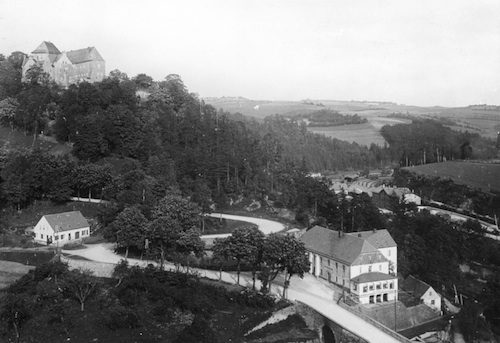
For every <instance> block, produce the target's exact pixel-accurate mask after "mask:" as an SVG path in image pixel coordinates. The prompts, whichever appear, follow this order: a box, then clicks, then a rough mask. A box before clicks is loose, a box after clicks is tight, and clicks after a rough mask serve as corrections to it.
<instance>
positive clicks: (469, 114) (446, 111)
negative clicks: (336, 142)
mask: <svg viewBox="0 0 500 343" xmlns="http://www.w3.org/2000/svg"><path fill="white" fill-rule="evenodd" d="M312 102H313V103H314V104H318V103H321V104H323V105H324V106H321V107H320V106H317V105H310V104H304V103H302V102H300V101H258V100H249V99H245V98H230V97H228V98H218V99H213V98H212V99H207V100H206V103H207V104H210V105H212V106H214V107H215V108H222V109H224V110H226V111H229V112H232V113H236V112H239V113H241V114H244V115H247V116H252V117H255V118H258V119H263V118H265V117H266V116H268V115H271V114H278V113H279V114H296V113H308V112H313V111H317V110H320V109H324V108H329V109H332V110H336V111H339V112H340V113H342V114H350V115H353V114H358V115H359V116H361V117H365V118H367V119H368V124H360V125H347V126H340V127H328V128H311V129H310V130H311V131H313V132H320V133H324V134H325V135H327V136H330V137H334V138H338V139H341V140H346V141H349V142H356V143H358V144H361V145H367V146H369V145H370V144H371V143H375V144H383V142H384V139H383V138H382V136H381V135H380V132H379V130H380V127H382V126H383V125H385V124H395V123H397V122H408V120H404V119H399V118H387V116H388V115H390V114H392V113H401V114H407V115H412V116H415V117H422V118H448V119H450V120H453V121H455V122H456V123H457V125H456V126H452V129H456V130H459V131H463V130H469V131H471V132H474V133H479V134H480V135H482V136H484V137H488V138H492V139H496V137H497V132H498V131H500V110H497V109H495V110H485V109H481V108H476V107H466V108H446V107H418V106H406V105H396V104H389V103H380V104H377V103H368V102H358V101H333V100H313V101H312ZM256 106H258V108H256Z"/></svg>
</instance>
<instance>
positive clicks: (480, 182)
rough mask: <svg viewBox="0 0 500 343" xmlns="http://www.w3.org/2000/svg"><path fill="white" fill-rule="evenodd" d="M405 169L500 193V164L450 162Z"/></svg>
mask: <svg viewBox="0 0 500 343" xmlns="http://www.w3.org/2000/svg"><path fill="white" fill-rule="evenodd" d="M405 169H408V170H410V171H412V172H417V173H420V174H424V175H429V176H439V177H444V178H451V179H452V180H453V181H454V182H457V183H462V184H465V185H467V186H469V187H472V188H476V189H482V190H483V191H490V190H493V191H497V192H500V164H492V163H473V162H451V161H448V162H443V163H431V164H424V165H420V166H415V167H408V168H405Z"/></svg>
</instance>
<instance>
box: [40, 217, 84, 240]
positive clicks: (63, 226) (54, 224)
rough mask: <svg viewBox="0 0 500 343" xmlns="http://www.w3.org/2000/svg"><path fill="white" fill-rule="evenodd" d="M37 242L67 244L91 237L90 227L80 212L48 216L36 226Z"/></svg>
mask: <svg viewBox="0 0 500 343" xmlns="http://www.w3.org/2000/svg"><path fill="white" fill-rule="evenodd" d="M33 232H34V234H35V239H34V240H35V242H37V243H40V244H47V245H49V244H56V243H59V244H65V243H68V242H72V241H75V240H76V241H77V240H81V239H82V238H84V237H88V236H90V225H89V223H88V221H87V219H85V217H84V216H83V215H82V213H81V212H80V211H72V212H64V213H56V214H47V215H44V216H43V217H42V218H41V219H40V220H39V221H38V223H37V224H36V225H35V227H34V229H33Z"/></svg>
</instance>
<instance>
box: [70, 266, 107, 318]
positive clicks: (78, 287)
mask: <svg viewBox="0 0 500 343" xmlns="http://www.w3.org/2000/svg"><path fill="white" fill-rule="evenodd" d="M63 282H64V285H65V288H66V291H67V292H68V293H69V294H70V295H71V296H72V297H74V298H75V299H76V300H78V302H79V303H80V311H82V312H83V311H85V302H86V301H87V300H88V299H90V297H92V296H93V295H94V294H95V293H96V291H97V289H98V287H99V282H98V281H97V279H96V278H94V276H93V275H92V272H91V271H90V270H79V269H76V270H72V271H71V272H69V273H68V275H67V276H66V277H65V278H64V281H63Z"/></svg>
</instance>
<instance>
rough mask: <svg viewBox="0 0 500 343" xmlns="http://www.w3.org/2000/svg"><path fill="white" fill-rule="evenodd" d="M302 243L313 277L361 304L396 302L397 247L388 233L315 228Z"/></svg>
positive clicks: (303, 238) (305, 235) (303, 236)
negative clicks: (342, 291) (348, 231)
mask: <svg viewBox="0 0 500 343" xmlns="http://www.w3.org/2000/svg"><path fill="white" fill-rule="evenodd" d="M301 240H302V242H304V245H305V247H306V249H307V251H308V253H309V261H310V262H311V269H310V273H311V274H313V275H315V276H316V277H321V278H323V279H326V280H328V281H329V282H332V283H334V284H336V285H338V286H341V287H343V288H344V289H345V290H347V291H348V292H349V293H351V295H353V296H354V297H355V298H357V299H358V300H359V302H360V303H361V304H370V303H380V302H386V301H394V299H397V289H398V279H397V276H396V275H397V245H396V242H395V241H394V239H393V238H392V237H391V235H390V234H389V232H388V231H387V230H385V229H383V230H372V231H362V232H352V233H343V232H342V231H334V230H329V229H326V228H324V227H321V226H315V227H313V228H311V229H309V230H308V231H306V232H305V233H304V234H303V235H302V237H301Z"/></svg>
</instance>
